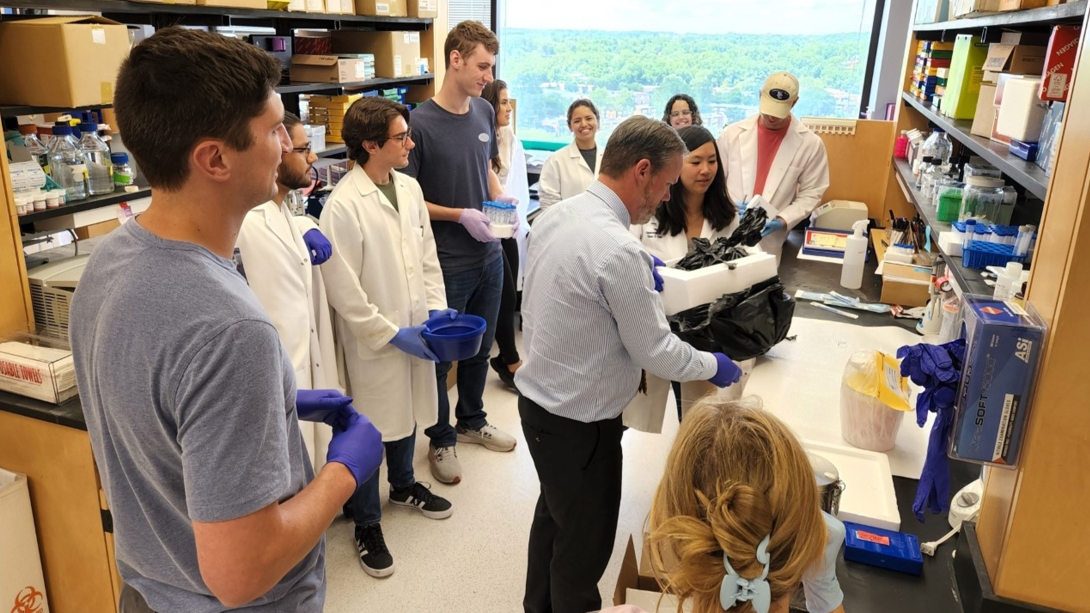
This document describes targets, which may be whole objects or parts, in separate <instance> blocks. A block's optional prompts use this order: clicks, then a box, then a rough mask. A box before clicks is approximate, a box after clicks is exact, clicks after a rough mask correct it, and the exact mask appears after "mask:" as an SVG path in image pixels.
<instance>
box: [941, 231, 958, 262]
mask: <svg viewBox="0 0 1090 613" xmlns="http://www.w3.org/2000/svg"><path fill="white" fill-rule="evenodd" d="M961 247H962V241H961V234H959V233H957V232H939V249H942V252H943V253H945V254H946V255H948V256H950V257H952V258H960V257H961Z"/></svg>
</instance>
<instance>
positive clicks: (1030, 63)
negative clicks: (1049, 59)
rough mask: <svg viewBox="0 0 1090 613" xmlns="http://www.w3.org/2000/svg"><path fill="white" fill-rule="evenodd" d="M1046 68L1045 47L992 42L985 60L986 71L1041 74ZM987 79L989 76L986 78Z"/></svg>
mask: <svg viewBox="0 0 1090 613" xmlns="http://www.w3.org/2000/svg"><path fill="white" fill-rule="evenodd" d="M1044 68H1045V47H1034V46H1030V45H1010V44H1004V43H992V44H991V45H989V46H988V57H987V59H985V60H984V72H985V73H998V72H1009V73H1011V74H1025V75H1035V76H1036V75H1040V74H1041V72H1042V71H1043V70H1044ZM984 80H985V81H987V80H988V79H987V77H985V79H984Z"/></svg>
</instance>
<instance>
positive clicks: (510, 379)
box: [488, 356, 519, 393]
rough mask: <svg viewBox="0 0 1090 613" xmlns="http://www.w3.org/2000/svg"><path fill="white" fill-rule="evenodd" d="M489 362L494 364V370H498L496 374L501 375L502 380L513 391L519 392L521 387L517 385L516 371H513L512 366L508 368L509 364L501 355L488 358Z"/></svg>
mask: <svg viewBox="0 0 1090 613" xmlns="http://www.w3.org/2000/svg"><path fill="white" fill-rule="evenodd" d="M488 363H489V364H490V365H491V366H492V370H494V371H496V374H497V375H499V376H500V381H502V382H503V384H504V385H506V386H507V388H508V389H510V390H511V391H513V392H515V393H518V391H519V388H518V386H517V385H515V373H513V372H511V369H510V368H507V364H504V362H503V360H501V359H500V358H499V356H496V357H494V358H492V359H490V360H488Z"/></svg>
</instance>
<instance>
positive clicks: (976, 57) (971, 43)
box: [942, 34, 988, 119]
mask: <svg viewBox="0 0 1090 613" xmlns="http://www.w3.org/2000/svg"><path fill="white" fill-rule="evenodd" d="M987 58H988V45H986V44H982V43H981V42H980V38H979V37H977V36H973V35H971V34H958V36H957V40H956V41H955V42H954V57H953V58H952V59H951V60H950V72H949V78H948V79H947V82H946V92H945V95H944V96H943V99H942V113H943V114H944V115H946V116H947V117H950V118H952V119H972V117H973V112H974V111H975V110H976V103H977V99H978V97H979V96H980V85H981V83H983V82H984V61H985V60H986V59H987Z"/></svg>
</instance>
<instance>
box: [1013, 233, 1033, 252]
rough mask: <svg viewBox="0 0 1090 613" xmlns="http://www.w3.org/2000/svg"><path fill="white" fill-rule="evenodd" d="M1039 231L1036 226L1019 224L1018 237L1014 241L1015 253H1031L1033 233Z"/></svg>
mask: <svg viewBox="0 0 1090 613" xmlns="http://www.w3.org/2000/svg"><path fill="white" fill-rule="evenodd" d="M1036 231H1037V228H1036V227H1034V226H1018V238H1016V239H1015V241H1014V255H1017V256H1025V255H1029V246H1030V243H1031V242H1033V233H1034V232H1036Z"/></svg>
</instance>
